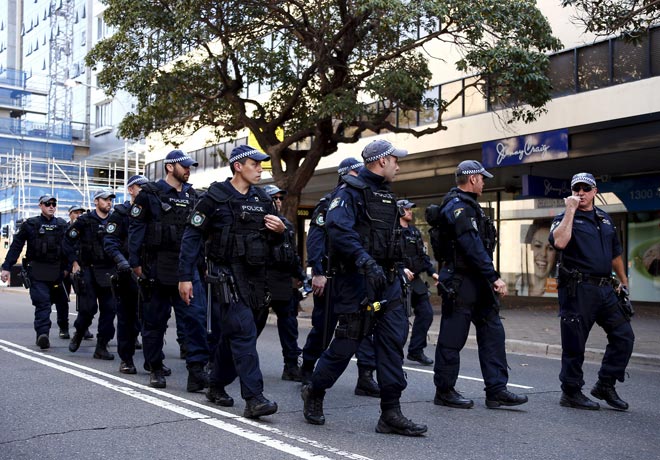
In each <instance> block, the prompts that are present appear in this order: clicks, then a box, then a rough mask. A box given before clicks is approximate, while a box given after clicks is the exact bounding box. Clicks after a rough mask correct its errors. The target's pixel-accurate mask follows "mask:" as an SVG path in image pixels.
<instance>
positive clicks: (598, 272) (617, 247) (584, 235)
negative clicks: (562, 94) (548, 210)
mask: <svg viewBox="0 0 660 460" xmlns="http://www.w3.org/2000/svg"><path fill="white" fill-rule="evenodd" d="M581 174H582V175H578V174H576V175H575V176H574V178H573V181H572V184H571V185H572V186H573V185H574V184H575V183H583V182H584V183H588V184H589V185H593V187H595V186H596V183H595V179H594V178H593V176H592V175H591V174H587V173H581ZM564 214H565V213H561V214H559V215H558V216H556V217H555V219H554V221H553V223H552V227H551V229H550V235H549V237H548V239H549V241H550V243H551V244H552V245H553V246H555V235H554V233H553V232H554V230H555V229H556V228H557V227H558V226H559V224H560V223H561V221H562V219H563V218H564ZM555 247H556V246H555ZM557 249H558V250H560V253H559V278H558V298H559V316H560V318H561V343H562V359H561V372H560V374H559V380H560V381H561V388H562V391H563V395H562V400H561V403H562V405H566V406H571V407H578V408H581V409H598V405H597V403H594V402H593V401H590V400H588V399H587V400H586V401H584V400H580V399H581V398H579V399H577V400H576V398H575V396H576V394H579V396H582V395H581V388H582V386H583V385H584V383H585V382H584V374H583V371H582V363H583V362H584V351H585V344H586V342H587V338H588V337H589V332H590V331H591V328H592V327H593V325H594V323H596V324H598V325H599V326H600V327H602V328H603V329H604V330H605V332H606V333H607V339H608V345H607V347H606V349H605V355H604V356H603V361H602V364H601V367H600V370H599V372H598V382H597V384H596V386H595V387H594V389H593V390H592V395H594V396H595V397H597V398H599V399H605V400H606V401H607V402H608V403H609V404H610V405H612V406H613V407H615V408H616V409H621V410H625V409H627V408H628V404H627V403H625V402H624V401H622V400H621V399H620V398H619V397H618V395H616V393H615V392H614V384H615V382H616V381H617V380H618V381H619V382H623V381H624V378H625V370H626V366H627V365H628V361H629V360H630V356H631V354H632V351H633V344H634V340H635V336H634V333H633V330H632V327H631V325H630V317H629V316H626V314H625V313H624V312H623V311H622V310H621V309H620V308H619V306H618V299H617V296H616V294H615V291H614V288H613V286H612V275H611V273H612V268H613V265H612V261H613V260H614V259H615V258H617V257H619V256H621V254H622V248H621V243H620V242H619V238H618V236H617V229H616V227H615V226H614V223H613V221H612V218H611V217H610V216H609V215H608V214H607V213H606V212H605V211H603V210H602V209H599V208H598V207H596V206H593V209H592V210H589V211H583V210H580V209H577V210H576V211H575V215H574V218H573V225H572V235H571V239H570V241H569V242H568V244H567V245H566V247H565V248H564V249H559V248H557ZM582 398H584V396H582Z"/></svg>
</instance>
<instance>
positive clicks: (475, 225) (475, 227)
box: [470, 217, 479, 232]
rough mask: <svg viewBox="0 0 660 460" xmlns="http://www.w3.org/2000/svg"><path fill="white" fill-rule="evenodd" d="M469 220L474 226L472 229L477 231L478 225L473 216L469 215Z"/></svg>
mask: <svg viewBox="0 0 660 460" xmlns="http://www.w3.org/2000/svg"><path fill="white" fill-rule="evenodd" d="M470 220H471V221H472V226H473V227H474V229H475V230H476V231H477V232H479V227H478V226H477V219H475V218H474V217H470Z"/></svg>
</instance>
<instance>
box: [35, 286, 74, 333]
mask: <svg viewBox="0 0 660 460" xmlns="http://www.w3.org/2000/svg"><path fill="white" fill-rule="evenodd" d="M31 283H32V284H31V286H30V299H31V300H32V305H34V330H35V331H36V333H37V336H39V335H41V334H48V332H49V331H50V326H51V321H50V312H51V306H52V305H53V304H55V308H56V309H57V325H58V326H59V327H60V329H69V301H68V298H67V295H66V292H65V290H64V289H65V287H64V284H63V283H62V282H61V281H55V282H46V281H36V280H34V279H31Z"/></svg>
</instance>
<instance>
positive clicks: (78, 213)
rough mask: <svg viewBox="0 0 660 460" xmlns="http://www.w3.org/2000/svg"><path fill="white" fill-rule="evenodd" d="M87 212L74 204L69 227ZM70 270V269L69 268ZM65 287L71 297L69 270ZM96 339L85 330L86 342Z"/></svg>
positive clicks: (66, 273) (71, 209)
mask: <svg viewBox="0 0 660 460" xmlns="http://www.w3.org/2000/svg"><path fill="white" fill-rule="evenodd" d="M85 212H87V210H86V209H85V208H83V207H82V206H81V205H79V204H74V205H73V206H70V207H69V226H70V225H71V224H72V223H74V222H75V221H76V219H78V217H80V216H82V215H83V213H85ZM69 269H70V267H69ZM64 287H65V288H66V294H67V297H69V296H70V295H71V277H70V276H69V270H67V271H65V272H64ZM62 338H67V339H68V338H70V337H69V333H68V332H67V333H66V337H62ZM93 338H94V334H92V333H91V332H89V329H85V335H84V336H83V339H85V340H90V339H93Z"/></svg>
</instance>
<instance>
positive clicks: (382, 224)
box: [342, 174, 401, 268]
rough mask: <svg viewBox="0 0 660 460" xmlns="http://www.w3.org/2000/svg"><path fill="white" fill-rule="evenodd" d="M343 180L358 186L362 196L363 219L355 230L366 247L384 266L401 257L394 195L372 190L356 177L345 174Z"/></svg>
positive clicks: (350, 184)
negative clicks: (364, 216)
mask: <svg viewBox="0 0 660 460" xmlns="http://www.w3.org/2000/svg"><path fill="white" fill-rule="evenodd" d="M342 180H343V181H344V182H345V183H346V184H347V185H348V186H349V187H353V188H355V189H358V190H360V192H361V193H362V196H363V198H364V206H365V209H364V212H365V214H366V216H367V218H366V219H359V220H358V222H357V223H356V226H355V230H356V231H357V233H358V235H360V241H361V243H362V246H363V247H364V248H365V249H366V251H367V252H368V253H369V255H371V257H373V258H374V259H375V260H376V262H377V263H378V264H379V265H381V266H383V267H387V268H391V267H393V266H394V264H395V263H396V262H399V261H401V227H400V225H399V208H398V206H397V204H396V196H395V195H394V193H392V192H391V191H389V190H386V189H383V190H377V191H375V192H374V191H372V190H371V188H369V186H367V184H365V183H364V182H363V181H362V179H360V178H359V177H355V176H351V175H348V174H347V175H345V176H344V177H343V178H342Z"/></svg>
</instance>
